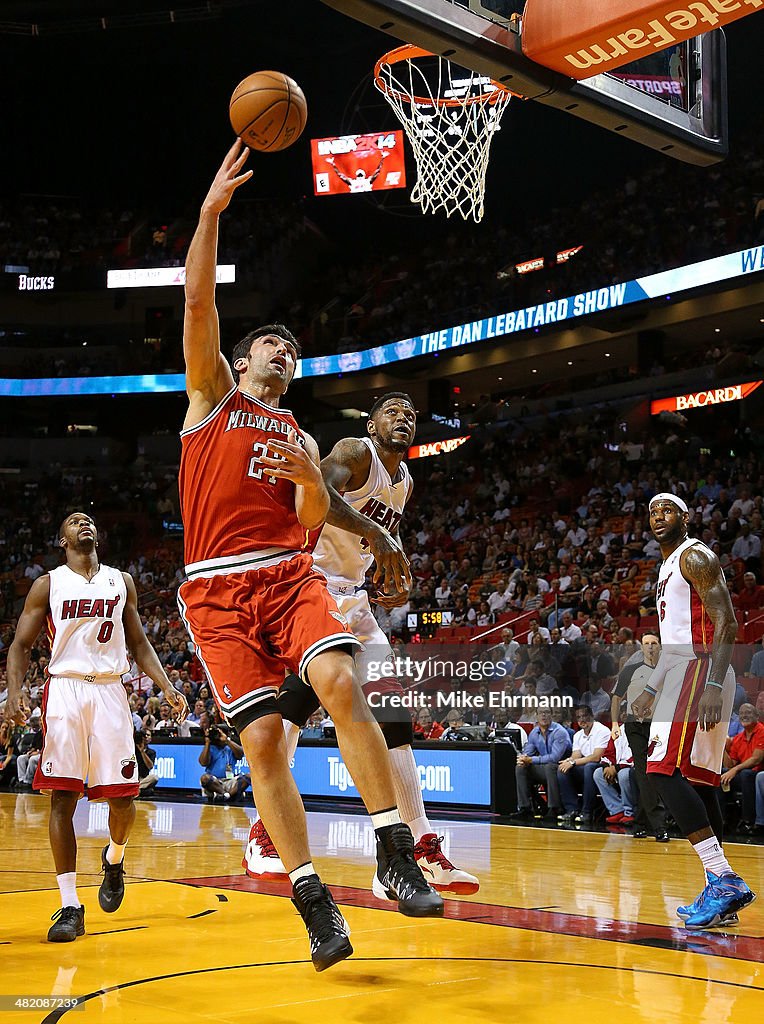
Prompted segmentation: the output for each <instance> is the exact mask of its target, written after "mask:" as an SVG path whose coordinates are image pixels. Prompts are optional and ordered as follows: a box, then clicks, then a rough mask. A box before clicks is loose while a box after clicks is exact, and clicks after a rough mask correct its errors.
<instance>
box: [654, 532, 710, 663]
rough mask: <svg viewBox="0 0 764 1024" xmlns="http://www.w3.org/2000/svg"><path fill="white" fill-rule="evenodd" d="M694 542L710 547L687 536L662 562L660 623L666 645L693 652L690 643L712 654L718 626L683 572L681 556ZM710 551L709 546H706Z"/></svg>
mask: <svg viewBox="0 0 764 1024" xmlns="http://www.w3.org/2000/svg"><path fill="white" fill-rule="evenodd" d="M693 545H698V546H699V547H702V548H706V545H705V544H703V542H702V541H699V540H694V539H691V538H690V537H688V538H687V540H685V541H684V542H683V543H682V544H680V545H679V547H678V548H677V549H676V550H675V551H672V552H671V554H670V555H669V556H668V558H667V559H666V560H665V562H664V563H663V564H662V565H661V568H660V572H659V573H658V587H657V589H656V591H655V604H656V607H657V609H658V620H659V622H660V631H661V644H662V645H663V646H664V647H672V648H675V649H680V648H682V647H684V648H685V649H688V653H691V652H690V651H689V648H690V645H692V647H693V648H694V650H695V652H696V653H698V654H703V653H708V652H709V651H710V650H711V644H712V643H713V640H714V627H713V623H712V622H711V619H710V618H709V617H708V614H707V613H706V610H705V608H704V607H703V602H702V601H701V600H700V597H699V596H698V593H697V591H696V590H695V588H694V587H693V586H691V585H690V584H689V583H688V582H687V580H686V579H685V578H684V576H683V575H682V570H681V568H680V564H679V563H680V559H681V557H682V554H683V552H685V551H686V550H687V548H690V547H692V546H693ZM706 550H708V548H706Z"/></svg>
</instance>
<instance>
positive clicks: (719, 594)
mask: <svg viewBox="0 0 764 1024" xmlns="http://www.w3.org/2000/svg"><path fill="white" fill-rule="evenodd" d="M649 508H650V529H651V530H652V532H653V534H654V536H655V539H656V540H657V541H658V543H659V544H660V548H661V554H662V556H663V564H662V565H661V568H660V573H659V575H658V587H657V590H656V607H657V610H658V619H659V622H660V632H661V643H662V651H661V656H660V659H659V661H658V664H657V666H656V667H655V670H654V672H653V674H652V676H651V677H650V682H649V685H648V686H646V687H645V689H644V691H643V693H642V694H640V696H639V697H637V698H636V700H635V701H634V703H633V705H632V711H633V713H634V715H635V717H636V718H637V719H639V720H642V719H643V718H645V717H647V715H648V714H649V712H650V708H651V707H652V705H653V704H655V710H654V711H653V716H652V717H653V720H652V728H651V730H650V745H649V747H648V761H647V771H648V773H649V774H650V775H651V776H652V777H653V778H654V780H655V783H656V785H657V787H658V791H659V793H660V795H661V797H662V798H663V802H664V804H665V805H666V807H667V809H668V810H669V812H670V813H671V814H672V815H673V816H674V819H675V820H676V822H677V824H678V825H679V828H680V830H681V832H682V834H683V835H684V836H685V838H686V839H687V840H688V841H689V842H690V843H691V844H692V847H693V849H694V850H695V852H696V853H697V855H698V857H699V858H700V860H701V862H702V864H703V868H704V870H705V873H706V887H705V888H704V889H703V891H702V892H701V893H700V895H699V896H698V897H697V898H696V899H695V900H694V901H693V902H692V903H690V904H688V905H687V906H681V907H677V915H678V916H679V917H681V918H684V921H685V927H686V928H690V929H701V928H713V927H716V926H718V925H723V926H724V925H726V926H729V925H731V924H736V923H737V911H738V910H742V908H743V907H746V906H748V904H750V903H752V902H753V900H754V899H755V898H756V896H755V894H754V893H753V892H751V890H750V889H749V888H748V886H747V885H746V883H745V882H744V881H743V879H742V878H741V877H740V876H739V875H738V874H736V873H735V872H734V871H733V870H732V868H731V867H730V865H729V863H728V861H727V858H726V857H725V854H724V851H723V849H722V831H723V819H722V812H721V808H720V805H719V798H718V786H719V781H720V778H721V771H722V756H723V753H724V744H725V741H726V739H727V729H728V726H729V722H730V717H731V715H732V701H733V697H734V694H735V673H734V670H733V669H732V668H730V661H731V658H732V645H733V644H734V642H735V637H736V635H737V620H736V618H735V613H734V611H733V608H732V602H731V600H730V595H729V591H728V590H727V583H726V581H725V579H724V574H723V573H722V569H721V565H720V564H719V559H718V558H717V557H716V555H715V554H714V553H713V552H712V551H711V550H710V549H709V548H708V547H706V545H705V544H703V543H702V542H701V541H699V540H696V539H694V538H692V537H688V536H687V524H688V522H689V518H690V516H689V509H688V508H687V505H686V503H685V502H684V501H683V500H682V499H681V498H679V497H677V495H675V494H669V493H665V492H664V493H661V494H656V495H655V497H653V498H652V499H651V500H650V506H649Z"/></svg>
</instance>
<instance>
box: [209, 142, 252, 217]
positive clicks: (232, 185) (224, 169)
mask: <svg viewBox="0 0 764 1024" xmlns="http://www.w3.org/2000/svg"><path fill="white" fill-rule="evenodd" d="M248 156H249V150H248V149H247V147H246V146H244V145H243V144H242V141H241V139H237V140H236V142H234V144H233V145H232V146H231V148H230V149H229V150H228V152H227V153H226V157H225V160H224V161H223V163H222V164H221V165H220V170H219V171H218V173H217V174H216V175H215V180H214V181H213V182H212V185H211V186H210V190H209V192H208V193H207V198H206V199H205V200H204V203H203V204H202V206H203V209H207V210H211V211H212V212H213V213H222V212H223V210H225V208H226V207H227V206H228V204H229V203H230V202H231V196H232V195H233V194H234V192H235V191H236V189H237V188H238V187H239V185H243V184H244V182H245V181H249V179H250V178H251V177H252V174H253V172H252V171H244V173H243V174H242V173H241V169H242V167H243V166H244V163H245V161H246V159H247V157H248Z"/></svg>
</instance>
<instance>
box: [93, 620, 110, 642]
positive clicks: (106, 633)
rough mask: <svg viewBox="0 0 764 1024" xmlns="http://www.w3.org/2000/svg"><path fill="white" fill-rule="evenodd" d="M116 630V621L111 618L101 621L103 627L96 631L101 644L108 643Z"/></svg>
mask: <svg viewBox="0 0 764 1024" xmlns="http://www.w3.org/2000/svg"><path fill="white" fill-rule="evenodd" d="M113 632H114V623H113V622H112V621H111V619H107V620H106V621H105V622H102V623H101V628H100V629H99V630H98V632H97V633H96V640H97V641H98V643H99V644H108V642H109V641H110V640H111V634H112V633H113Z"/></svg>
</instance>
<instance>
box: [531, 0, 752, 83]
mask: <svg viewBox="0 0 764 1024" xmlns="http://www.w3.org/2000/svg"><path fill="white" fill-rule="evenodd" d="M762 8H764V0H703V2H691V3H687V2H685V3H682V2H681V0H679V2H677V0H611V2H610V3H609V4H603V2H602V0H577V2H576V3H556V4H554V3H544V2H543V0H528V3H527V4H526V5H525V13H524V15H523V36H522V45H523V53H524V54H525V56H526V57H530V59H531V60H535V61H536V62H537V63H539V64H543V65H544V67H547V68H552V70H554V71H559V72H561V73H562V74H563V75H568V76H569V77H570V78H576V79H583V78H591V77H592V76H594V75H599V74H602V72H603V71H612V70H613V69H614V68H618V67H621V65H623V64H630V63H631V62H632V61H635V60H638V59H639V58H640V57H647V56H649V55H650V54H651V53H657V52H658V51H659V50H665V49H666V48H667V47H669V46H676V45H677V44H678V43H683V42H685V40H687V39H693V38H694V37H695V36H700V35H703V33H704V32H710V31H711V30H712V29H715V28H722V26H724V25H728V24H729V23H730V22H732V21H736V20H737V19H738V18H744V17H745V16H746V15H747V14H754V13H755V12H756V11H758V10H761V9H762Z"/></svg>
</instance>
